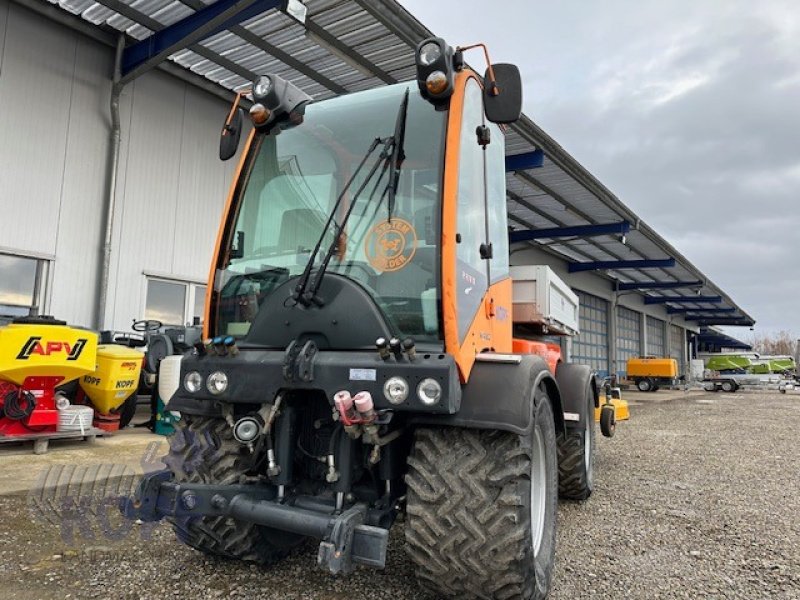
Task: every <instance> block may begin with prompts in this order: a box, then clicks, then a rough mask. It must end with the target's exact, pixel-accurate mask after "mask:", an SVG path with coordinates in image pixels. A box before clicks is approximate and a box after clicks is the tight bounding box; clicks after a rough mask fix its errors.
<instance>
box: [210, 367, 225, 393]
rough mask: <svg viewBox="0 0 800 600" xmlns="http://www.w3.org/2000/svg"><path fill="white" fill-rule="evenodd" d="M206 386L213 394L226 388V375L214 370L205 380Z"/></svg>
mask: <svg viewBox="0 0 800 600" xmlns="http://www.w3.org/2000/svg"><path fill="white" fill-rule="evenodd" d="M206 388H208V391H209V392H211V393H212V394H214V395H215V396H217V395H219V394H221V393H222V392H224V391H225V390H227V389H228V376H227V375H225V373H223V372H222V371H214V372H213V373H212V374H211V375H209V376H208V379H207V380H206Z"/></svg>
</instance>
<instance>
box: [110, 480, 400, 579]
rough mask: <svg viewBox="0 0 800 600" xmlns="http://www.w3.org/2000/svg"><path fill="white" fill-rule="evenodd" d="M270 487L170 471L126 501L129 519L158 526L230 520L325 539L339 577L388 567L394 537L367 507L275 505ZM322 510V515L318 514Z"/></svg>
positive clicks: (321, 559) (322, 561)
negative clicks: (188, 479)
mask: <svg viewBox="0 0 800 600" xmlns="http://www.w3.org/2000/svg"><path fill="white" fill-rule="evenodd" d="M276 497H277V492H276V489H275V487H274V486H269V485H212V484H199V483H176V482H174V481H172V474H171V473H170V472H169V471H168V470H166V469H165V470H163V471H156V472H153V473H147V474H145V475H144V477H143V478H142V480H141V482H140V483H139V487H138V489H137V491H136V494H135V495H134V497H133V498H122V499H121V502H120V510H121V512H122V514H123V515H125V517H126V518H128V519H131V520H135V519H139V520H141V521H158V520H160V519H162V518H164V517H174V518H181V517H219V516H228V517H233V518H235V519H240V520H242V521H248V522H251V523H256V524H258V525H263V526H265V527H273V528H275V529H279V530H282V531H289V532H292V533H297V534H300V535H305V536H308V537H314V538H317V539H320V540H322V541H321V543H320V546H319V554H318V556H317V563H318V564H319V566H320V567H322V568H323V569H325V570H327V571H329V572H330V573H332V574H334V575H337V574H339V573H342V574H347V573H350V572H352V571H353V569H354V568H355V565H356V564H363V565H367V566H371V567H377V568H380V569H382V568H383V567H384V566H385V565H386V550H387V546H388V542H389V532H388V530H386V529H383V528H382V527H373V526H371V525H366V524H365V521H366V519H367V505H366V504H356V505H354V506H352V507H351V508H349V509H347V510H345V511H344V512H341V513H339V514H336V512H335V511H334V508H333V507H332V506H331V507H330V511H327V510H326V507H323V506H322V505H320V504H319V503H318V502H313V501H311V502H304V503H303V504H307V505H308V506H313V509H311V508H302V507H301V506H299V504H300V500H301V499H297V502H296V503H295V504H290V503H280V502H278V501H276ZM320 508H322V509H323V510H319V509H320Z"/></svg>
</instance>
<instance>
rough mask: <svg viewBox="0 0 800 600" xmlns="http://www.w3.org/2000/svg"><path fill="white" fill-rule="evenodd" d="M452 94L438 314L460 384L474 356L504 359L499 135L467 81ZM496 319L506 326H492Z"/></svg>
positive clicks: (470, 78)
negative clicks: (489, 354) (488, 354)
mask: <svg viewBox="0 0 800 600" xmlns="http://www.w3.org/2000/svg"><path fill="white" fill-rule="evenodd" d="M455 88H456V91H455V93H454V95H453V97H452V98H451V102H450V116H449V120H448V132H447V155H446V161H445V185H444V199H443V209H442V210H443V220H442V222H443V227H442V273H443V275H444V276H443V278H442V284H443V292H442V302H443V307H442V313H443V322H444V331H445V347H446V349H447V352H448V353H450V354H453V355H454V356H455V358H456V364H457V365H458V367H459V373H460V375H461V379H462V381H466V380H467V379H468V378H469V372H470V370H471V369H472V365H473V363H474V361H475V355H476V354H478V353H479V352H483V351H486V350H495V351H502V352H506V351H510V346H511V324H510V314H511V310H510V309H511V306H510V300H511V283H510V280H509V279H508V237H507V236H508V233H507V228H506V226H505V219H506V212H505V168H504V165H505V163H504V161H505V152H504V146H503V134H502V132H501V131H500V129H499V128H498V127H496V126H494V125H493V124H491V123H488V122H487V121H486V119H485V116H484V110H483V93H482V89H481V86H480V84H479V83H478V80H477V79H476V78H475V77H474V75H471V74H470V73H468V72H462V73H460V74H459V75H458V77H457V78H456V85H455ZM479 128H480V129H484V128H488V131H489V135H490V140H489V143H488V144H487V143H485V142H486V140H485V135H483V136H481V137H483V143H481V141H480V140H479V135H478V130H479ZM498 159H500V160H501V161H502V162H501V164H499V167H498ZM498 168H499V171H498ZM498 178H501V179H498ZM498 233H499V235H498ZM506 288H507V290H506ZM499 317H501V318H502V319H503V320H506V321H507V322H505V323H502V324H501V323H499V322H498V318H499ZM506 330H507V331H506Z"/></svg>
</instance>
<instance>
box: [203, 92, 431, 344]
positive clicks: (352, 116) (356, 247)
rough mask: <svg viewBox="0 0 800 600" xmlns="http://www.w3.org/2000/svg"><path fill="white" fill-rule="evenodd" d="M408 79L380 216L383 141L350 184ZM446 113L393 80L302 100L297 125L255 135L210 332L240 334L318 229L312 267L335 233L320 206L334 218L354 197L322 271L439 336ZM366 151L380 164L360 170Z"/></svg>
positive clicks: (401, 331)
mask: <svg viewBox="0 0 800 600" xmlns="http://www.w3.org/2000/svg"><path fill="white" fill-rule="evenodd" d="M406 89H410V94H409V103H408V111H407V115H406V128H405V137H404V140H403V153H404V159H403V160H402V163H401V165H400V169H399V180H398V185H397V190H396V197H395V202H394V206H393V207H392V212H391V218H390V219H389V218H388V217H389V206H388V204H389V202H388V196H389V194H388V193H386V191H387V184H388V183H389V173H390V169H389V164H388V162H389V161H388V160H386V159H385V158H384V159H381V158H380V156H381V155H380V151H381V148H382V147H383V146H382V145H381V146H379V147H378V148H377V150H375V151H374V152H372V153H371V154H370V156H369V157H368V159H367V162H366V164H365V168H363V169H361V170H360V171H359V172H358V174H357V176H356V177H355V179H354V180H353V182H352V183H351V184H350V185H349V186H347V183H348V181H349V180H350V179H351V178H352V177H353V174H354V172H355V171H356V170H357V168H358V165H359V164H360V163H361V161H362V160H363V159H364V157H365V155H367V153H368V152H369V149H370V146H371V145H373V142H374V141H375V139H376V138H381V139H386V138H389V137H390V136H392V135H393V133H394V131H395V127H396V119H397V115H398V108H399V107H400V106H401V102H402V101H403V96H404V94H405V91H406ZM445 117H446V113H445V112H444V111H436V110H435V109H434V107H433V106H432V105H431V104H429V103H428V102H426V101H425V100H423V99H422V98H421V97H420V95H419V92H418V91H417V90H416V85H415V84H397V85H393V86H389V87H384V88H379V89H375V90H371V91H367V92H361V93H358V94H353V95H349V96H342V97H339V98H335V99H331V100H327V101H324V102H320V103H318V104H311V105H309V106H308V107H307V108H306V111H305V116H304V118H303V122H302V123H301V124H299V125H298V126H296V127H292V128H289V129H286V130H284V131H281V132H280V133H276V132H275V131H273V132H272V133H270V134H269V135H263V134H259V135H257V136H256V138H255V141H254V143H253V145H252V147H251V150H250V154H249V156H248V158H247V162H246V164H245V167H244V170H243V173H242V179H241V181H240V185H239V186H238V188H237V196H236V197H235V198H234V208H233V209H232V211H233V212H232V214H231V216H230V220H229V226H228V227H229V229H228V231H227V232H226V236H225V241H224V243H225V244H226V249H227V250H226V251H223V252H222V253H221V260H222V262H221V264H219V265H218V271H217V275H216V281H215V286H214V291H215V294H214V303H213V305H212V331H213V332H214V333H215V334H216V335H233V336H235V337H243V336H245V335H246V334H247V332H248V331H249V328H250V324H251V323H252V322H253V319H254V318H255V316H256V314H257V313H258V311H259V308H260V306H261V305H262V303H263V301H264V299H265V298H266V297H267V296H269V295H270V294H272V293H273V292H274V291H275V290H276V289H277V288H278V287H279V286H281V285H282V284H284V283H285V282H287V281H288V280H290V279H292V278H299V277H300V276H301V275H302V273H303V270H304V268H305V267H306V265H307V263H308V261H309V257H310V256H311V254H312V251H313V249H314V247H315V246H316V244H317V242H318V241H319V239H320V237H322V246H321V248H322V250H321V252H319V253H318V255H317V257H316V264H315V268H317V267H319V264H320V262H321V261H322V258H323V255H324V254H325V251H326V249H327V248H328V246H330V244H331V241H332V239H333V235H334V229H335V226H334V225H331V226H329V227H328V228H327V229H326V227H325V224H326V222H327V219H328V216H329V215H330V214H331V211H333V210H334V209H335V214H334V215H333V216H334V219H335V221H336V222H337V223H341V222H342V219H343V217H344V215H345V214H346V213H347V211H348V209H350V208H351V206H352V213H351V215H350V217H349V219H348V221H347V224H346V226H345V228H344V234H343V236H342V237H341V239H340V241H339V245H338V247H337V250H336V253H335V254H334V255H333V257H332V259H331V261H330V263H329V264H328V267H327V273H338V274H339V275H343V276H345V277H348V278H350V279H352V280H354V281H356V282H358V283H359V284H360V285H361V286H363V287H364V288H365V289H366V290H367V291H368V292H369V294H370V296H372V297H373V298H374V299H375V301H376V303H377V304H378V306H379V307H380V309H381V310H382V312H383V314H384V315H385V317H386V319H387V322H388V323H389V326H390V328H391V329H392V330H393V333H395V334H396V335H398V336H400V337H404V336H411V337H413V338H414V339H415V340H417V341H438V340H439V339H440V335H439V325H438V316H437V289H438V278H439V246H438V243H439V242H438V240H439V231H440V224H439V220H440V214H441V211H440V187H441V178H442V169H441V164H442V156H443V151H442V148H443V145H444V134H445ZM375 161H380V166H379V168H378V169H377V170H376V171H375V172H374V174H373V175H372V177H371V179H369V180H368V181H367V180H366V178H367V177H368V176H369V173H370V171H371V168H370V167H371V166H372V165H373V164H375ZM384 167H385V168H384ZM364 184H366V185H364ZM346 186H347V187H346ZM362 186H363V192H362V193H361V194H360V195H358V197H356V196H355V194H356V192H357V191H358V190H359V189H361V188H362ZM345 188H346V189H345ZM343 191H344V195H343V197H342V201H341V203H340V205H339V207H338V208H336V207H335V204H336V199H337V198H338V197H339V196H340V195H341V194H342V192H343ZM285 289H286V288H284V290H285Z"/></svg>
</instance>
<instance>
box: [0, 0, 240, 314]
mask: <svg viewBox="0 0 800 600" xmlns="http://www.w3.org/2000/svg"><path fill="white" fill-rule="evenodd" d="M112 64H113V51H112V50H111V49H110V48H107V47H104V46H101V45H100V44H98V43H96V42H95V41H93V40H90V39H88V38H84V37H83V36H80V35H78V34H76V33H75V32H73V31H71V30H69V29H67V28H65V27H62V26H60V25H57V24H55V23H53V22H51V21H49V20H47V19H44V18H42V17H40V16H37V15H34V14H33V13H31V12H29V11H27V10H26V9H25V8H23V7H20V6H18V5H16V4H10V3H9V1H8V0H0V140H2V144H0V211H1V212H0V214H2V215H3V219H2V223H3V234H2V236H0V249H5V250H11V251H14V252H18V253H22V254H33V255H36V256H45V257H48V258H51V259H52V260H53V262H52V268H51V273H52V287H51V291H50V297H51V299H52V300H51V302H50V304H49V306H46V307H45V308H46V310H48V312H51V313H53V314H55V315H57V316H59V317H60V318H63V319H67V320H69V321H70V322H71V323H75V324H83V325H90V324H91V321H92V310H93V308H94V306H95V299H96V296H97V288H96V285H97V276H98V273H97V264H98V260H99V258H98V257H99V255H100V252H101V243H102V241H101V232H102V229H103V207H104V202H105V198H104V186H105V181H106V160H107V152H108V127H109V109H108V101H109V93H110V80H109V76H110V73H111V70H112ZM227 108H228V107H227V106H226V105H225V103H224V102H222V101H221V100H219V99H217V98H214V97H213V96H210V95H209V94H207V93H205V92H203V91H201V90H199V89H197V88H194V87H191V86H189V85H188V84H185V83H183V82H181V81H179V80H177V79H174V78H172V77H169V76H168V75H165V74H163V73H161V72H158V71H156V72H152V73H150V74H147V75H145V76H144V77H142V78H141V79H139V80H137V81H136V82H135V83H134V84H132V85H130V86H128V87H127V88H126V89H125V92H124V93H123V97H122V102H121V109H122V157H121V161H120V170H119V182H118V196H117V207H118V210H117V219H116V222H115V232H114V242H115V244H114V250H113V255H112V281H111V286H110V288H111V289H110V294H109V301H108V312H107V320H106V322H107V325H109V326H112V327H114V328H118V329H127V328H128V327H129V326H130V321H131V319H133V318H139V317H141V316H142V315H143V312H144V293H145V273H151V274H159V275H162V276H167V277H174V278H178V279H184V280H194V281H204V280H205V279H206V277H207V274H208V266H209V262H210V258H211V252H212V247H213V245H214V240H215V236H216V230H217V225H218V223H219V219H220V215H221V212H222V207H223V204H224V201H225V198H226V195H227V190H228V185H229V182H230V179H231V177H232V173H233V169H234V167H235V164H234V163H235V161H230V162H228V163H221V162H220V161H219V159H218V157H217V140H218V135H219V130H220V126H221V123H222V121H223V119H224V118H225V115H226V113H227Z"/></svg>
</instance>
